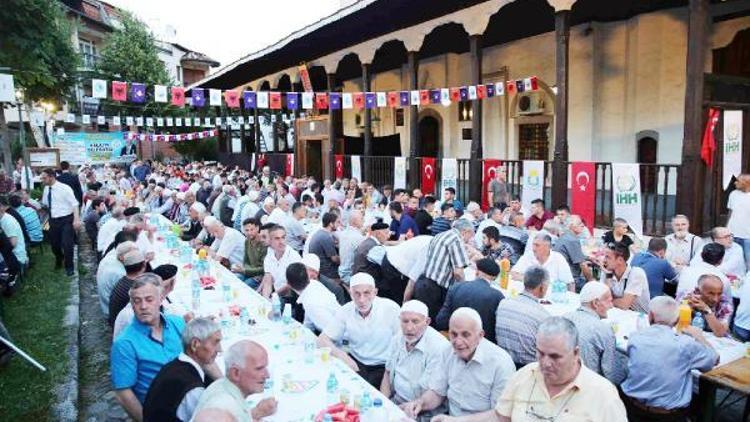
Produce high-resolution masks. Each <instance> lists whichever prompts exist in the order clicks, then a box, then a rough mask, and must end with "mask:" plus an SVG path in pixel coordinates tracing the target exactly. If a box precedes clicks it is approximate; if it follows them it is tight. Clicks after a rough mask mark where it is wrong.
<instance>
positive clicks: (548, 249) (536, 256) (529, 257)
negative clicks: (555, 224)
mask: <svg viewBox="0 0 750 422" xmlns="http://www.w3.org/2000/svg"><path fill="white" fill-rule="evenodd" d="M531 250H532V253H531V254H523V255H522V256H521V258H520V259H519V260H518V262H516V265H514V266H513V268H511V270H510V275H511V277H512V278H513V279H514V280H523V273H524V272H526V269H528V268H529V267H531V266H535V265H538V266H540V267H543V268H544V269H545V270H547V272H548V273H549V277H550V280H551V281H552V282H554V281H555V280H561V281H563V282H564V283H565V284H566V285H567V286H568V290H570V291H575V287H576V286H575V280H574V279H573V273H571V271H570V266H569V265H568V261H566V260H565V257H564V256H562V254H561V253H560V252H555V251H553V250H552V238H551V237H550V236H549V235H548V234H544V233H539V234H537V235H536V236H535V237H534V242H533V245H532V249H531Z"/></svg>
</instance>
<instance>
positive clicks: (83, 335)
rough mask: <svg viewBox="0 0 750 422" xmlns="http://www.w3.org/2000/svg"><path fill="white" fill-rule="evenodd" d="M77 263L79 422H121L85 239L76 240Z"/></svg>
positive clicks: (92, 257) (90, 254) (92, 262)
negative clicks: (79, 270) (78, 243)
mask: <svg viewBox="0 0 750 422" xmlns="http://www.w3.org/2000/svg"><path fill="white" fill-rule="evenodd" d="M80 238H81V247H80V249H79V251H80V252H79V259H80V262H81V266H83V267H84V268H85V269H86V271H87V272H86V274H85V275H81V277H80V279H79V280H80V294H81V301H80V304H81V305H80V312H81V314H80V323H81V326H80V331H79V342H80V345H79V346H80V359H81V362H80V365H79V371H80V386H79V389H80V402H79V405H80V409H79V416H78V418H79V420H80V421H86V422H88V421H125V420H128V417H127V415H126V413H125V411H124V410H123V409H122V407H120V405H119V404H118V403H117V400H116V399H115V395H114V391H113V390H112V384H111V382H110V375H109V350H110V346H111V344H112V333H111V331H110V329H109V325H107V319H106V318H105V317H104V315H103V314H102V311H101V309H100V306H99V296H98V294H97V291H96V268H97V260H96V254H95V253H93V251H92V250H91V246H90V244H89V242H88V239H87V238H86V236H85V235H83V236H80Z"/></svg>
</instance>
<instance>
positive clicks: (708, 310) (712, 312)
mask: <svg viewBox="0 0 750 422" xmlns="http://www.w3.org/2000/svg"><path fill="white" fill-rule="evenodd" d="M703 313H704V314H705V315H713V314H714V311H712V310H711V308H707V309H706V310H705V311H703Z"/></svg>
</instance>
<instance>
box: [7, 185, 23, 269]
mask: <svg viewBox="0 0 750 422" xmlns="http://www.w3.org/2000/svg"><path fill="white" fill-rule="evenodd" d="M9 209H10V204H9V203H8V197H7V196H5V195H0V229H2V230H3V232H5V235H6V236H7V237H8V240H10V244H11V245H13V255H15V257H16V259H17V260H18V263H19V264H20V265H21V267H26V264H28V263H29V255H28V253H27V252H26V240H25V235H24V231H23V228H22V227H21V225H20V224H19V223H18V220H16V218H15V217H13V216H12V215H10V214H9V213H8V210H9Z"/></svg>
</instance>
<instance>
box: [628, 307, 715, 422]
mask: <svg viewBox="0 0 750 422" xmlns="http://www.w3.org/2000/svg"><path fill="white" fill-rule="evenodd" d="M678 317H679V307H678V303H677V302H676V301H675V300H674V299H672V298H671V297H669V296H657V297H655V298H653V299H651V302H650V304H649V312H648V319H649V322H650V323H651V326H650V327H648V328H645V329H643V330H640V331H638V332H635V333H633V334H632V335H631V337H630V340H629V341H628V376H627V378H625V381H624V382H623V383H622V386H621V388H622V392H623V395H624V398H625V404H626V406H627V408H628V419H629V420H630V421H636V422H637V421H644V422H645V421H649V422H650V421H655V422H659V421H664V422H667V421H685V420H686V419H687V418H686V417H687V414H688V412H689V408H690V401H691V399H692V396H693V379H694V376H693V374H692V371H693V370H698V371H701V372H706V371H708V370H710V369H712V368H713V367H714V365H716V364H717V363H718V362H719V354H718V353H716V351H715V350H714V349H713V347H712V346H711V344H710V343H709V342H708V341H706V339H705V338H704V337H703V333H701V331H700V329H698V328H695V327H692V326H688V327H685V328H684V329H683V330H682V334H678V333H675V331H674V329H673V327H674V326H675V324H677V318H678Z"/></svg>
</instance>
